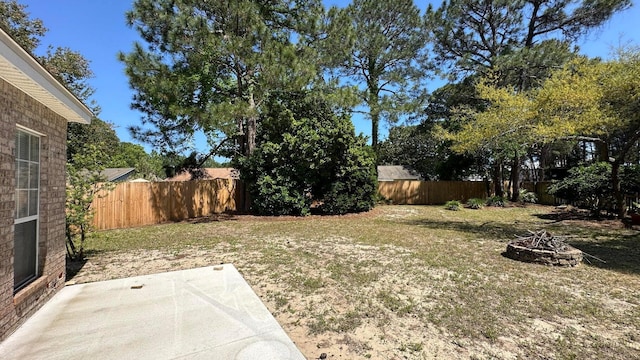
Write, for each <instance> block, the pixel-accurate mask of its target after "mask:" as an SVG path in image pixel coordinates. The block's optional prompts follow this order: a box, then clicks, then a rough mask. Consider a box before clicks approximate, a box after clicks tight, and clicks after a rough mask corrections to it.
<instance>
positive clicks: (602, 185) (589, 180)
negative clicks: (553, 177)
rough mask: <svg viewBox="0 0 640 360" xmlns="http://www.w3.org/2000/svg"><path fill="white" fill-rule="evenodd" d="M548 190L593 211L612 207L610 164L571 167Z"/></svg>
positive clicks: (601, 163)
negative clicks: (567, 172) (565, 175)
mask: <svg viewBox="0 0 640 360" xmlns="http://www.w3.org/2000/svg"><path fill="white" fill-rule="evenodd" d="M548 192H549V194H551V195H553V196H556V197H559V198H561V199H564V200H567V201H569V202H571V203H572V204H574V205H576V206H581V207H586V208H589V209H591V210H593V211H594V212H599V211H600V210H605V209H607V210H609V209H612V207H613V204H614V199H613V188H612V186H611V165H610V164H609V163H606V162H600V163H595V164H592V165H589V166H578V167H575V168H572V169H570V170H569V174H568V175H567V177H566V178H564V179H563V180H561V181H559V182H557V183H555V184H553V185H551V186H550V187H549V189H548Z"/></svg>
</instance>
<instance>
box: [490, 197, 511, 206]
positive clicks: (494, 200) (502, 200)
mask: <svg viewBox="0 0 640 360" xmlns="http://www.w3.org/2000/svg"><path fill="white" fill-rule="evenodd" d="M508 203H509V200H508V199H507V197H506V196H492V197H490V198H488V199H487V206H493V207H504V206H505V205H506V204H508Z"/></svg>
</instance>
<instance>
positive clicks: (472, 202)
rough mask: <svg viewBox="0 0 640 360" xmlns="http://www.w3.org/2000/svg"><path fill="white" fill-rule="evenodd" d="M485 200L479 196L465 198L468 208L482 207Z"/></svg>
mask: <svg viewBox="0 0 640 360" xmlns="http://www.w3.org/2000/svg"><path fill="white" fill-rule="evenodd" d="M484 203H485V200H483V199H480V198H471V199H469V200H467V207H468V208H469V209H475V210H478V209H482V208H483V207H484Z"/></svg>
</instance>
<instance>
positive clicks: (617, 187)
mask: <svg viewBox="0 0 640 360" xmlns="http://www.w3.org/2000/svg"><path fill="white" fill-rule="evenodd" d="M621 182H622V181H621V179H620V162H619V161H618V160H617V159H616V161H614V162H613V163H612V164H611V183H612V185H613V198H614V199H615V201H616V209H617V210H618V218H620V219H623V218H624V217H625V215H627V207H626V205H625V203H624V194H623V193H622V187H621Z"/></svg>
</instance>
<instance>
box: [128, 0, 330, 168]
mask: <svg viewBox="0 0 640 360" xmlns="http://www.w3.org/2000/svg"><path fill="white" fill-rule="evenodd" d="M321 12H322V7H321V5H320V3H319V1H302V0H299V1H294V0H274V1H257V0H221V1H206V0H198V1H187V0H136V1H135V2H134V3H133V8H132V10H131V11H129V12H128V13H127V22H128V24H129V25H130V26H132V27H133V28H134V29H136V30H137V31H138V32H139V33H140V36H141V37H142V39H143V41H144V43H136V44H135V45H134V48H133V50H132V51H131V52H130V53H128V54H124V53H122V54H120V59H121V60H122V61H123V62H124V64H125V66H126V73H127V75H128V77H129V83H130V85H131V87H132V88H133V90H134V91H135V95H134V98H133V103H132V107H133V108H135V109H137V110H140V111H141V112H142V113H144V114H145V117H144V118H143V119H142V124H143V125H142V126H134V127H132V128H131V130H132V132H133V134H134V136H135V137H136V138H138V139H140V140H142V141H145V142H148V143H150V144H152V145H154V147H155V148H158V149H164V150H166V151H177V152H180V151H181V150H185V147H189V145H192V144H193V137H194V135H195V134H196V132H199V131H201V132H203V133H204V134H205V135H206V136H207V139H208V141H209V145H210V148H209V149H207V150H206V151H202V149H199V150H200V151H201V152H203V153H204V158H206V157H208V156H211V155H214V153H215V152H216V151H217V150H218V145H219V144H220V143H221V142H222V141H224V139H227V138H232V139H234V140H236V146H237V147H236V150H237V151H238V152H239V153H240V154H244V155H247V154H250V153H251V152H253V150H254V148H255V136H256V131H257V122H258V119H259V114H260V111H261V110H262V106H263V103H264V100H265V99H266V98H267V97H268V96H269V93H270V91H272V90H273V89H281V90H283V89H301V88H303V87H305V86H307V85H308V84H309V82H310V79H312V78H313V77H315V76H316V75H317V73H318V72H317V69H316V68H315V66H314V65H313V62H312V61H309V60H310V58H311V57H312V54H309V53H308V49H310V48H309V47H308V46H306V40H307V38H306V34H307V33H308V32H313V30H314V27H315V26H316V25H317V23H318V20H317V18H316V15H318V14H321ZM185 145H186V146H185Z"/></svg>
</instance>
